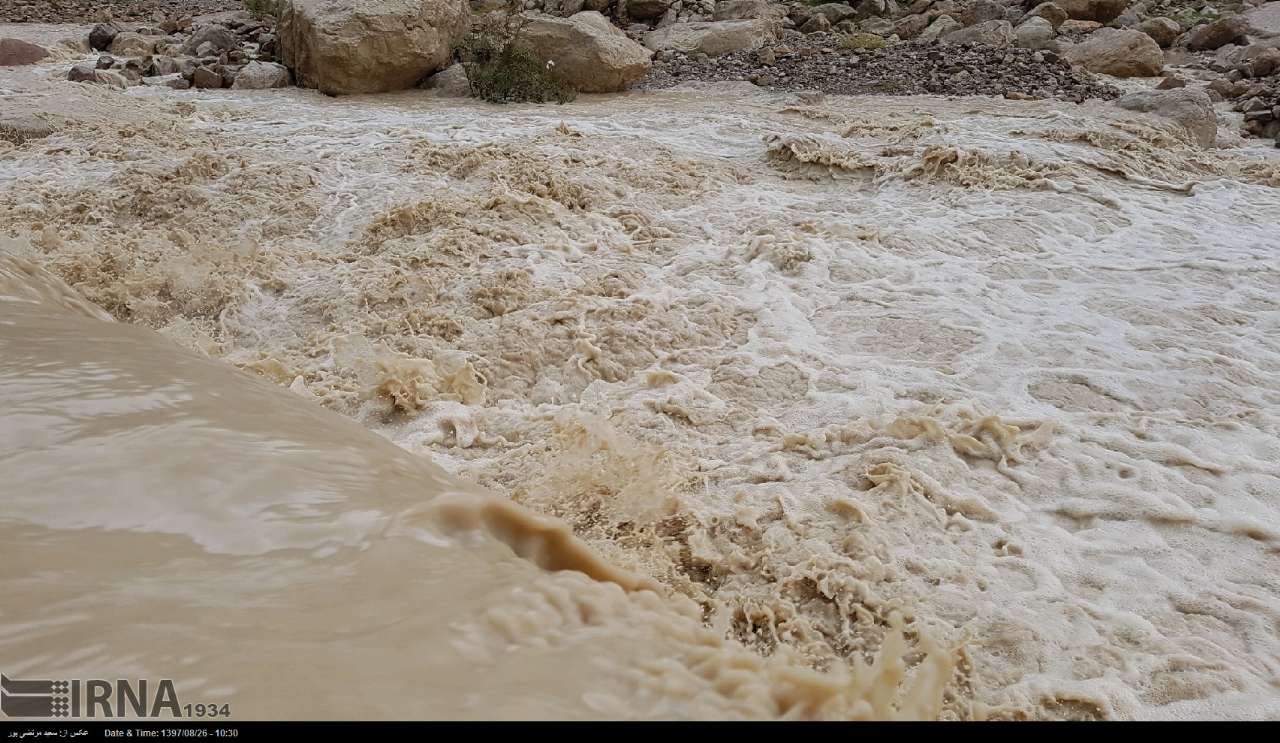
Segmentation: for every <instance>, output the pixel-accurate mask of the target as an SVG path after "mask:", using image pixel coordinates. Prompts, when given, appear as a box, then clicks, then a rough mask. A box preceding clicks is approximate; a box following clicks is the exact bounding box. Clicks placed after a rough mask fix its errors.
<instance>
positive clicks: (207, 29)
mask: <svg viewBox="0 0 1280 743" xmlns="http://www.w3.org/2000/svg"><path fill="white" fill-rule="evenodd" d="M204 44H208V45H209V48H210V49H212V50H213V53H214V54H221V53H222V52H228V51H231V50H232V49H235V48H237V47H239V46H240V40H239V39H237V38H236V35H235V34H234V33H232V32H231V31H230V30H229V29H227V28H224V27H223V26H219V25H217V24H216V23H211V24H209V25H206V26H201V27H200V28H198V29H196V31H195V33H193V34H191V37H190V38H188V39H187V40H186V42H184V43H183V44H182V53H183V54H194V55H196V56H205V55H203V54H198V53H197V50H199V49H200V48H201V47H202V46H203V45H204Z"/></svg>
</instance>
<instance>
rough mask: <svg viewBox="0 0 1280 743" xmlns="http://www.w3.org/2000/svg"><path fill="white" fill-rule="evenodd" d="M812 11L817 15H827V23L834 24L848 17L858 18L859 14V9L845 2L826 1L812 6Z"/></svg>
mask: <svg viewBox="0 0 1280 743" xmlns="http://www.w3.org/2000/svg"><path fill="white" fill-rule="evenodd" d="M811 11H812V12H813V13H815V14H817V15H821V16H823V17H825V18H826V19H827V23H829V24H831V25H832V26H834V25H836V24H837V23H839V22H840V21H843V20H845V19H846V18H856V17H857V15H858V11H857V10H855V9H853V8H850V7H849V6H848V5H845V4H843V3H826V4H824V5H818V6H816V7H814V8H812V9H811Z"/></svg>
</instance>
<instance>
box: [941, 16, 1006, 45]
mask: <svg viewBox="0 0 1280 743" xmlns="http://www.w3.org/2000/svg"><path fill="white" fill-rule="evenodd" d="M942 40H943V41H945V42H946V43H948V44H987V45H988V46H1010V45H1012V44H1013V41H1014V35H1013V24H1011V23H1009V22H1008V21H983V22H982V23H979V24H977V25H974V26H969V27H968V28H961V29H958V30H956V31H952V32H951V33H949V34H947V35H946V36H943V37H942Z"/></svg>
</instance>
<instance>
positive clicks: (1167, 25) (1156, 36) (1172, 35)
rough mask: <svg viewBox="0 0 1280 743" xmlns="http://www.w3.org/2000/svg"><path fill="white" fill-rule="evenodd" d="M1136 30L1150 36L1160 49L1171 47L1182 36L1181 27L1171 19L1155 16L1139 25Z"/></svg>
mask: <svg viewBox="0 0 1280 743" xmlns="http://www.w3.org/2000/svg"><path fill="white" fill-rule="evenodd" d="M1137 30H1139V31H1141V32H1142V33H1144V34H1146V35H1147V36H1150V37H1151V38H1152V39H1153V40H1154V41H1155V42H1156V43H1157V44H1159V45H1160V48H1162V49H1168V48H1169V47H1170V46H1173V42H1174V41H1175V40H1177V38H1178V37H1179V36H1180V35H1182V27H1181V26H1179V25H1178V23H1177V21H1174V20H1173V19H1172V18H1165V17H1163V16H1157V17H1154V18H1148V19H1147V20H1145V21H1143V22H1142V23H1139V24H1138V26H1137Z"/></svg>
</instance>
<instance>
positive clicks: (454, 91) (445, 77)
mask: <svg viewBox="0 0 1280 743" xmlns="http://www.w3.org/2000/svg"><path fill="white" fill-rule="evenodd" d="M422 87H423V88H424V89H426V90H430V91H432V94H433V95H435V96H436V97H438V98H466V97H468V96H470V95H471V83H470V81H468V80H467V71H466V70H465V69H463V67H462V65H460V64H455V65H451V66H449V67H446V68H444V69H443V70H440V71H439V72H437V73H436V74H434V75H432V76H431V77H429V78H427V81H426V82H424V83H423V84H422Z"/></svg>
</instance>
